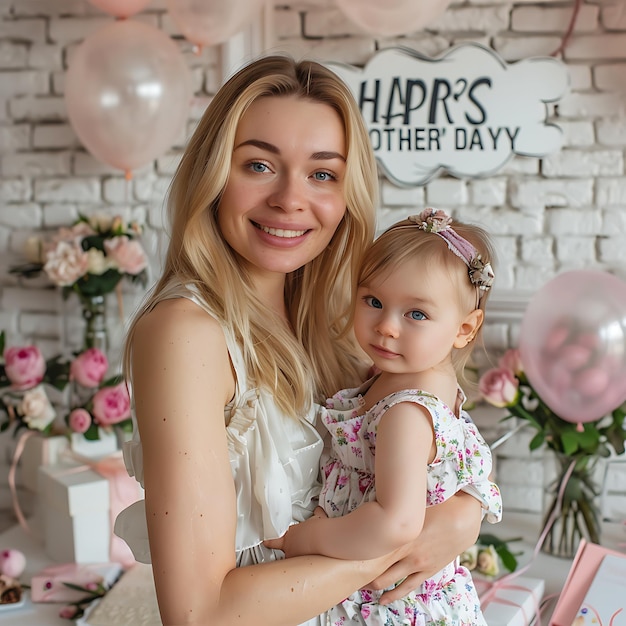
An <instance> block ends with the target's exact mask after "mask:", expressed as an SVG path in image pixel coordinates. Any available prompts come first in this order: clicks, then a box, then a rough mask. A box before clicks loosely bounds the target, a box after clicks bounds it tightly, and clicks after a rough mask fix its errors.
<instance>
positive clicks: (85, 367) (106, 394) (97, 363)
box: [65, 348, 132, 440]
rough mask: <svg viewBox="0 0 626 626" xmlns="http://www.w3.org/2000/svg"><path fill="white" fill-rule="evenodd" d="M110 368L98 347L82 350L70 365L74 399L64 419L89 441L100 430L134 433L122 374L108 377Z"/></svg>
mask: <svg viewBox="0 0 626 626" xmlns="http://www.w3.org/2000/svg"><path fill="white" fill-rule="evenodd" d="M108 367H109V364H108V361H107V357H106V355H105V354H104V353H103V352H101V351H100V350H99V349H98V348H88V349H87V350H85V351H83V352H81V353H80V354H79V355H78V356H77V357H76V358H75V359H74V360H73V361H72V363H71V365H70V375H69V378H70V380H71V381H72V383H73V384H74V390H75V394H74V395H75V398H74V400H73V402H72V404H71V408H70V412H69V413H68V414H67V416H66V418H65V421H66V423H67V425H68V427H69V428H70V431H71V432H74V433H79V434H82V435H84V437H85V438H86V439H89V440H96V439H99V438H100V429H104V430H105V431H110V430H112V429H113V428H116V429H119V430H121V431H123V432H127V433H128V432H132V420H131V416H130V396H129V394H128V389H127V387H126V384H125V383H124V381H123V378H122V376H120V375H116V376H113V377H111V378H108V379H106V380H105V378H104V377H105V375H106V372H107V369H108Z"/></svg>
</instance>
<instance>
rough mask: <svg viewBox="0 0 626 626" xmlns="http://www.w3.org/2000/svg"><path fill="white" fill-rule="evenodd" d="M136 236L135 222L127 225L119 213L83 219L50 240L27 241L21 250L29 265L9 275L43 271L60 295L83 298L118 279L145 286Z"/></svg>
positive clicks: (141, 252)
mask: <svg viewBox="0 0 626 626" xmlns="http://www.w3.org/2000/svg"><path fill="white" fill-rule="evenodd" d="M140 234H141V228H140V226H139V225H138V224H137V223H136V222H131V223H130V224H127V223H126V222H125V221H124V220H123V219H122V217H121V216H120V215H117V216H115V217H110V216H107V215H103V214H96V215H93V216H91V217H87V216H84V215H81V216H79V218H78V220H76V222H74V224H72V226H71V227H70V228H65V227H63V228H60V229H59V230H58V231H57V233H56V234H55V235H54V236H53V237H52V239H51V240H42V239H40V238H31V239H30V240H29V241H28V242H27V244H26V248H25V254H26V256H27V257H28V258H29V261H30V262H29V263H27V264H26V265H21V266H17V267H14V268H12V269H11V273H13V274H17V275H20V276H34V275H37V274H39V273H40V272H41V271H42V270H43V271H44V272H45V273H46V274H47V276H48V278H50V280H51V281H52V282H53V283H54V284H55V285H57V286H59V287H62V288H63V294H64V295H67V294H68V293H69V292H71V291H74V292H76V293H77V294H78V295H79V296H80V297H81V298H89V297H91V296H95V295H103V294H106V293H109V292H111V291H113V289H115V287H116V286H117V284H118V283H119V282H120V280H121V279H122V278H128V279H130V280H132V281H139V282H141V283H142V284H145V282H146V280H147V273H146V270H147V267H148V257H147V256H146V253H145V251H144V249H143V247H142V245H141V243H140V242H139V241H138V239H137V237H138V236H139V235H140Z"/></svg>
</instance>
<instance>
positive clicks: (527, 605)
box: [481, 576, 545, 626]
mask: <svg viewBox="0 0 626 626" xmlns="http://www.w3.org/2000/svg"><path fill="white" fill-rule="evenodd" d="M495 583H496V584H497V581H495ZM544 589H545V581H544V580H543V579H541V578H529V577H526V576H519V577H515V578H513V579H511V581H510V582H509V583H508V584H505V585H503V586H502V587H500V588H499V589H498V590H497V591H496V594H495V596H494V597H492V598H491V600H490V601H489V602H488V603H486V605H485V604H483V606H482V610H483V615H484V617H485V621H486V622H487V624H489V626H527V625H528V624H532V623H533V618H534V617H535V615H536V614H537V607H538V606H539V604H540V603H541V599H542V598H543V592H544ZM481 595H483V594H481Z"/></svg>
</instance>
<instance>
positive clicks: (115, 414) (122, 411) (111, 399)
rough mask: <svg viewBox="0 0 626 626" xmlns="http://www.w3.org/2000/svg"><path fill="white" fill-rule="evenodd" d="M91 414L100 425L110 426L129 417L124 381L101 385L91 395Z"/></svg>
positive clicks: (128, 402) (128, 404)
mask: <svg viewBox="0 0 626 626" xmlns="http://www.w3.org/2000/svg"><path fill="white" fill-rule="evenodd" d="M93 414H94V417H95V418H96V421H97V422H98V424H99V425H100V426H112V425H113V424H117V423H119V422H122V421H123V420H125V419H128V418H129V417H130V396H129V395H128V389H127V388H126V383H120V384H119V385H115V387H103V388H102V389H100V390H99V391H97V392H96V393H95V395H94V397H93Z"/></svg>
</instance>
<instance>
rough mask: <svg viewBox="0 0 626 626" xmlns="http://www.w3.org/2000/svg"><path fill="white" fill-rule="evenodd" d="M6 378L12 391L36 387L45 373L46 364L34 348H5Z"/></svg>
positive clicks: (37, 349)
mask: <svg viewBox="0 0 626 626" xmlns="http://www.w3.org/2000/svg"><path fill="white" fill-rule="evenodd" d="M4 364H5V372H6V375H7V378H8V379H9V380H10V381H11V385H12V386H13V388H14V389H29V388H30V387H34V386H35V385H38V384H39V383H40V382H41V381H42V380H43V377H44V374H45V373H46V362H45V360H44V358H43V356H42V355H41V352H40V351H39V348H36V347H35V346H24V347H22V348H18V347H13V348H7V349H6V350H5V351H4Z"/></svg>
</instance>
